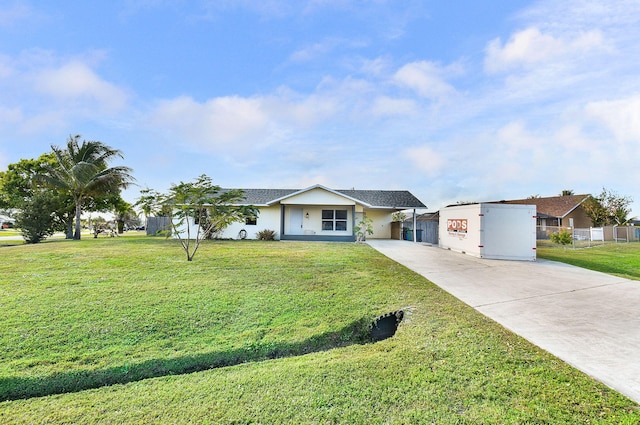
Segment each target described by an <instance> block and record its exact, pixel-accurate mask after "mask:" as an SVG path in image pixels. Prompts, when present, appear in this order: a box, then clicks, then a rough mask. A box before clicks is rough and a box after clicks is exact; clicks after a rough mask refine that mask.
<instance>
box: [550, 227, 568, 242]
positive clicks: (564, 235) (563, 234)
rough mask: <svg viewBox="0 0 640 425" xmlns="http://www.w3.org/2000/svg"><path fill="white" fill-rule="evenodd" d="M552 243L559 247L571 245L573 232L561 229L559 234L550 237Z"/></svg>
mask: <svg viewBox="0 0 640 425" xmlns="http://www.w3.org/2000/svg"><path fill="white" fill-rule="evenodd" d="M549 238H550V239H551V242H553V243H557V244H559V245H569V244H570V243H571V232H570V231H568V230H566V229H560V231H559V232H558V233H552V234H550V235H549Z"/></svg>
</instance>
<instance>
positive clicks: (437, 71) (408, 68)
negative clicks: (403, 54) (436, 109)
mask: <svg viewBox="0 0 640 425" xmlns="http://www.w3.org/2000/svg"><path fill="white" fill-rule="evenodd" d="M452 70H453V68H443V67H441V66H440V65H438V64H435V63H433V62H428V61H420V62H412V63H409V64H406V65H404V66H403V67H401V68H400V69H399V70H398V71H397V72H396V73H395V75H394V77H393V78H394V80H395V82H396V83H397V84H398V85H400V86H404V87H408V88H410V89H412V90H415V91H416V92H417V93H418V94H419V95H420V96H422V97H425V98H428V99H434V100H444V99H446V98H448V97H449V96H452V95H454V94H455V93H456V90H455V88H454V87H453V86H452V85H450V84H449V83H447V82H446V81H445V78H444V76H445V75H446V74H448V73H450V72H451V71H452Z"/></svg>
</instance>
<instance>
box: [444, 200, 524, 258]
mask: <svg viewBox="0 0 640 425" xmlns="http://www.w3.org/2000/svg"><path fill="white" fill-rule="evenodd" d="M438 232H439V238H438V239H439V245H440V247H441V248H444V249H450V250H452V251H458V252H462V253H464V254H469V255H473V256H474V257H479V258H489V259H497V260H524V261H535V259H536V206H535V205H514V204H488V203H487V204H470V205H456V206H451V207H446V208H443V209H442V210H440V225H439V229H438Z"/></svg>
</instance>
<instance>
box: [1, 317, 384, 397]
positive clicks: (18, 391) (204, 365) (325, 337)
mask: <svg viewBox="0 0 640 425" xmlns="http://www.w3.org/2000/svg"><path fill="white" fill-rule="evenodd" d="M369 324H370V320H369V319H360V320H357V321H355V322H353V323H351V324H349V325H347V326H345V327H344V328H342V329H340V330H338V331H335V332H326V333H323V334H319V335H314V336H312V337H310V338H308V339H306V340H304V341H300V342H292V343H288V342H265V343H263V342H256V343H253V344H250V345H248V346H245V347H242V348H238V349H235V350H229V351H221V352H210V353H204V354H198V355H194V356H182V357H176V358H168V359H153V360H147V361H145V362H141V363H136V364H127V365H122V366H118V367H113V368H108V369H99V370H76V371H70V372H63V373H57V374H54V375H51V376H42V377H10V378H0V401H7V400H19V399H27V398H31V397H42V396H48V395H53V394H63V393H72V392H77V391H83V390H88V389H92V388H100V387H104V386H109V385H114V384H127V383H129V382H135V381H140V380H143V379H148V378H157V377H162V376H168V375H181V374H187V373H192V372H200V371H204V370H209V369H216V368H220V367H226V366H234V365H238V364H242V363H248V362H257V361H263V360H269V359H276V358H283V357H293V356H300V355H303V354H309V353H314V352H320V351H326V350H330V349H332V348H338V347H347V346H350V345H356V344H368V343H371V342H374V341H373V339H372V337H371V332H370V329H371V327H370V325H369Z"/></svg>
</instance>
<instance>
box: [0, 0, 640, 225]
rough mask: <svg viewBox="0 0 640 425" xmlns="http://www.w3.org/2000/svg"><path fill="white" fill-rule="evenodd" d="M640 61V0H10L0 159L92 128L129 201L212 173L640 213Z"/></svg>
mask: <svg viewBox="0 0 640 425" xmlns="http://www.w3.org/2000/svg"><path fill="white" fill-rule="evenodd" d="M639 70H640V3H639V2H638V1H637V0H631V1H625V0H612V1H607V2H603V1H601V0H597V1H592V0H564V1H557V0H553V1H547V0H542V1H521V0H509V1H506V0H505V1H502V0H500V1H498V0H495V1H488V2H479V1H472V0H461V1H454V2H443V1H437V0H433V1H427V0H424V1H412V0H389V1H386V0H369V1H367V0H359V1H356V0H300V1H280V0H262V1H257V0H256V1H250V0H236V1H232V0H217V1H206V0H202V1H186V0H185V1H177V0H176V1H162V0H136V1H134V0H112V1H108V2H107V1H97V2H80V1H73V2H72V1H64V0H62V1H56V2H50V1H20V0H8V1H7V0H0V170H3V169H5V168H6V166H7V165H8V164H10V163H13V162H17V161H19V160H20V159H21V158H35V157H37V156H39V155H40V154H42V153H45V152H47V151H49V150H50V146H51V145H63V144H64V142H65V140H66V138H67V137H68V136H69V135H71V134H81V135H82V136H83V137H84V138H86V139H88V140H100V141H102V142H103V143H106V144H108V145H110V146H112V147H114V148H117V149H120V150H122V151H123V153H124V156H125V159H124V160H123V161H120V162H118V165H119V164H124V165H128V166H130V167H132V168H133V169H134V176H135V177H136V179H137V183H138V184H139V187H133V188H131V189H128V190H127V191H126V192H125V194H124V195H125V198H126V199H127V200H129V201H131V202H133V201H135V199H136V198H137V196H138V194H139V189H140V188H145V187H149V188H153V189H156V190H159V191H165V190H166V189H167V188H168V187H169V185H170V184H171V183H177V182H179V181H188V180H191V179H193V178H195V177H196V176H198V175H200V174H203V173H204V174H207V175H208V176H210V177H211V178H212V179H213V180H214V182H215V183H217V184H220V185H221V186H224V187H247V188H249V187H252V188H304V187H308V186H311V185H313V184H316V183H319V184H323V185H326V186H329V187H332V188H336V189H349V188H356V189H408V190H410V191H412V192H413V193H414V194H415V195H417V196H418V197H419V198H420V199H421V200H422V201H423V202H424V203H425V204H427V205H428V206H429V208H430V209H431V210H437V209H439V208H441V207H442V206H444V205H447V204H450V203H455V202H458V201H490V200H499V199H516V198H525V197H528V196H531V195H541V196H554V195H558V194H559V193H560V192H561V191H562V190H563V189H572V190H574V192H576V193H594V194H595V193H599V192H600V191H601V189H602V187H606V188H608V189H611V190H614V191H615V192H617V193H618V194H620V195H627V196H631V197H633V198H634V200H635V203H634V205H633V209H634V211H633V215H640V193H639V192H638V182H639V181H640V155H639V152H638V151H639V149H638V148H639V146H640V143H639V142H640V73H639ZM114 165H116V164H115V163H114Z"/></svg>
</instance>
